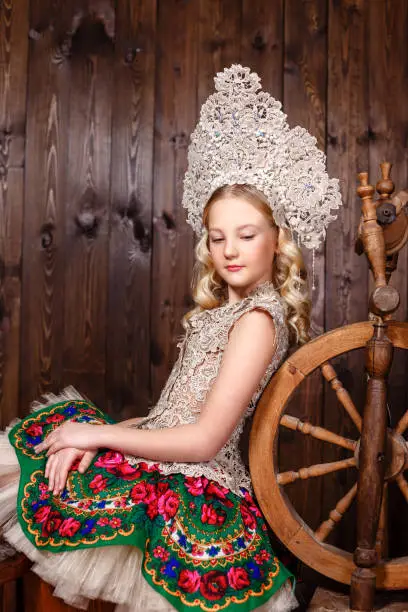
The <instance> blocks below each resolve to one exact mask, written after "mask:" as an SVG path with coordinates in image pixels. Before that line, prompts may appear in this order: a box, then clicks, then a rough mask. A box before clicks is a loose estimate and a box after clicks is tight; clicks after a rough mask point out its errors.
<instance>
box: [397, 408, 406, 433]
mask: <svg viewBox="0 0 408 612" xmlns="http://www.w3.org/2000/svg"><path fill="white" fill-rule="evenodd" d="M407 427H408V410H407V411H406V412H405V413H404V414H403V415H402V417H401V418H400V420H399V421H398V425H397V426H396V428H395V431H396V433H398V434H401V435H402V434H403V433H404V431H405V430H406V428H407Z"/></svg>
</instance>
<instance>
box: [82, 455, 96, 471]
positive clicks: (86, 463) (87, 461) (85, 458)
mask: <svg viewBox="0 0 408 612" xmlns="http://www.w3.org/2000/svg"><path fill="white" fill-rule="evenodd" d="M95 455H96V451H86V453H85V454H84V456H83V457H82V459H81V461H80V462H79V465H78V472H80V473H81V474H83V473H84V472H86V470H87V469H88V468H89V466H90V465H91V463H92V461H93V460H94V457H95Z"/></svg>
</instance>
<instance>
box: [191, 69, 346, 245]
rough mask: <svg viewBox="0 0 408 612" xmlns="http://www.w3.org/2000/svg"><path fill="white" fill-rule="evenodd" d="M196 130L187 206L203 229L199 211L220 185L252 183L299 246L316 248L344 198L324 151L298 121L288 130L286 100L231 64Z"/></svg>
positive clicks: (195, 223)
mask: <svg viewBox="0 0 408 612" xmlns="http://www.w3.org/2000/svg"><path fill="white" fill-rule="evenodd" d="M214 81H215V88H216V93H214V94H212V95H211V96H210V97H209V98H208V99H207V101H206V102H205V103H204V104H203V106H202V108H201V113H200V120H199V122H198V124H197V126H196V128H195V130H194V132H193V133H192V135H191V143H190V147H189V151H188V169H187V172H186V175H185V178H184V193H183V206H184V208H186V209H187V220H188V222H189V223H190V224H191V225H192V227H193V228H194V230H195V231H196V233H197V234H201V232H202V230H203V226H202V213H203V210H204V207H205V204H206V203H207V201H208V199H209V197H210V196H211V194H212V193H213V191H214V190H215V189H217V187H221V186H222V185H232V184H234V183H238V184H244V183H247V184H251V185H253V186H255V187H257V188H258V189H259V190H260V191H262V192H263V193H264V195H265V196H266V198H267V199H268V202H269V204H270V206H271V209H272V212H273V216H274V219H275V222H276V224H277V225H278V226H281V227H288V228H290V229H291V230H292V232H294V233H295V234H296V236H297V239H298V241H299V243H301V244H303V245H304V246H306V247H308V248H310V249H316V248H318V246H319V244H320V242H321V240H323V239H324V237H325V234H326V228H327V226H328V224H329V223H330V222H331V221H333V220H334V219H335V218H336V215H334V214H333V213H332V211H334V210H336V209H337V208H339V206H340V204H341V196H340V191H339V183H338V180H337V179H334V178H329V176H328V175H327V172H326V163H325V162H326V156H325V154H324V153H323V152H322V151H320V150H319V149H318V148H317V147H316V139H315V138H314V137H313V136H311V134H309V132H308V131H307V130H305V129H304V128H301V127H299V126H296V127H294V128H293V129H290V128H289V125H288V123H287V121H286V115H285V114H284V113H283V112H282V111H281V107H282V105H281V103H280V102H278V101H277V100H275V99H274V98H272V96H271V95H269V94H268V93H267V92H264V91H262V90H261V81H260V78H259V76H258V75H257V74H256V73H255V72H251V71H250V69H249V68H243V67H242V66H240V65H239V64H234V65H232V66H231V67H230V68H225V69H224V71H223V72H219V73H218V74H217V76H216V77H215V79H214Z"/></svg>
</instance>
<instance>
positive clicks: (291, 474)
mask: <svg viewBox="0 0 408 612" xmlns="http://www.w3.org/2000/svg"><path fill="white" fill-rule="evenodd" d="M355 465H356V459H355V457H350V458H349V459H343V460H342V461H331V462H330V463H317V464H316V465H311V466H309V467H303V468H300V469H299V470H298V471H297V472H295V471H288V472H282V473H280V474H277V475H276V480H277V481H278V484H280V485H286V484H288V483H290V482H295V481H296V480H299V479H301V480H307V479H308V478H315V477H316V476H324V474H330V473H331V472H337V471H339V470H345V469H347V468H349V467H355Z"/></svg>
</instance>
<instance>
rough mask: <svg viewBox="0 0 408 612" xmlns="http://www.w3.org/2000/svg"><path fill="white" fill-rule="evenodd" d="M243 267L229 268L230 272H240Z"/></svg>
mask: <svg viewBox="0 0 408 612" xmlns="http://www.w3.org/2000/svg"><path fill="white" fill-rule="evenodd" d="M242 268H243V266H227V270H228V272H238V270H242Z"/></svg>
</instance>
